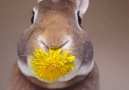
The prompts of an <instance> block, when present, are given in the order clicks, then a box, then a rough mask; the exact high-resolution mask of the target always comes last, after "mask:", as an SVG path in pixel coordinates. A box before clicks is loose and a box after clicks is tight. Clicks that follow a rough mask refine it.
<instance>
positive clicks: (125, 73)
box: [0, 0, 129, 90]
mask: <svg viewBox="0 0 129 90" xmlns="http://www.w3.org/2000/svg"><path fill="white" fill-rule="evenodd" d="M35 4H36V0H0V90H7V88H8V84H9V78H10V73H11V70H12V65H13V64H14V62H15V61H16V59H17V55H16V43H17V40H18V38H19V36H20V35H21V33H22V32H23V31H24V30H25V29H26V28H28V27H29V26H30V25H31V11H32V8H33V7H34V5H35ZM83 27H84V28H86V30H87V32H88V34H89V36H90V38H91V40H92V42H93V45H94V60H96V62H97V64H98V67H99V71H100V85H101V90H129V0H90V5H89V8H88V10H87V12H86V14H85V16H84V17H83Z"/></svg>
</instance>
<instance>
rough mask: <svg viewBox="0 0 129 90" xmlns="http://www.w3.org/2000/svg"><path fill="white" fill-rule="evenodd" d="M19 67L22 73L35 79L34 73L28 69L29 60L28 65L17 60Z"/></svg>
mask: <svg viewBox="0 0 129 90" xmlns="http://www.w3.org/2000/svg"><path fill="white" fill-rule="evenodd" d="M17 63H18V66H19V68H20V70H21V72H22V73H23V74H24V75H25V76H28V77H34V74H33V72H32V71H31V70H30V69H29V67H28V63H29V62H28V60H27V64H25V63H23V62H22V61H21V60H17Z"/></svg>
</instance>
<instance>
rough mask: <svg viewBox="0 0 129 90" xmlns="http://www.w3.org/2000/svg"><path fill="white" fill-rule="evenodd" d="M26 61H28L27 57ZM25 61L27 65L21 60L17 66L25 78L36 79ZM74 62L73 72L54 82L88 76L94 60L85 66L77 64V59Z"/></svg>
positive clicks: (28, 63)
mask: <svg viewBox="0 0 129 90" xmlns="http://www.w3.org/2000/svg"><path fill="white" fill-rule="evenodd" d="M28 59H29V57H28ZM27 61H28V62H27V64H25V63H23V62H22V61H21V60H17V62H18V66H19V68H20V70H21V72H22V73H23V74H24V75H26V76H27V77H34V78H37V77H35V75H34V73H33V71H32V70H30V68H29V67H30V65H31V64H30V62H29V60H27ZM75 61H76V66H75V67H74V71H73V72H70V73H68V74H67V75H66V76H65V78H62V77H60V78H59V79H57V80H56V82H66V81H69V80H71V79H73V78H74V77H76V76H81V75H88V74H89V73H90V72H91V70H92V68H93V66H94V60H92V62H90V63H88V64H85V65H82V64H81V63H79V62H78V61H80V60H78V59H76V60H75ZM37 79H38V78H37ZM39 80H40V79H39ZM44 82H46V83H48V82H47V81H44Z"/></svg>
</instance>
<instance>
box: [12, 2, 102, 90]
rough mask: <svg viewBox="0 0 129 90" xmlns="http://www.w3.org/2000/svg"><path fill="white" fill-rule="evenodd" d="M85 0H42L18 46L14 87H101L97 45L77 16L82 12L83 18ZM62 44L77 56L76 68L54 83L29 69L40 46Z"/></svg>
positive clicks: (16, 89)
mask: <svg viewBox="0 0 129 90" xmlns="http://www.w3.org/2000/svg"><path fill="white" fill-rule="evenodd" d="M85 2H88V0H39V1H38V3H37V5H36V6H35V8H34V12H35V15H34V22H33V24H32V25H31V27H30V28H29V29H27V30H26V31H25V32H24V33H23V35H22V37H21V38H20V40H19V42H18V45H17V52H18V60H17V64H15V66H14V72H13V79H12V90H48V89H52V90H53V89H56V90H99V76H98V69H97V65H96V63H94V60H93V47H92V44H91V42H90V40H89V38H88V35H87V33H86V31H84V30H83V29H82V28H81V27H80V25H79V24H78V18H77V12H78V11H80V17H81V18H82V15H83V14H84V12H85V11H86V9H85V10H84V5H85V4H81V3H85ZM86 4H87V3H86ZM81 5H83V8H82V7H81ZM85 8H87V7H85ZM59 47H61V48H62V49H63V51H65V50H70V52H71V54H73V55H75V56H76V66H75V67H74V69H75V71H74V72H73V73H70V74H68V75H67V76H66V78H65V79H59V80H57V82H54V83H47V82H42V81H40V80H38V79H37V78H36V77H34V75H33V73H32V71H31V70H30V69H29V68H28V67H29V65H30V64H29V61H28V57H29V56H33V51H34V50H35V49H37V48H42V49H44V50H45V51H46V52H48V48H52V49H57V48H59ZM46 88H48V89H46Z"/></svg>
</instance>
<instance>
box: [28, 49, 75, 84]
mask: <svg viewBox="0 0 129 90" xmlns="http://www.w3.org/2000/svg"><path fill="white" fill-rule="evenodd" d="M34 56H35V57H30V58H29V60H30V62H31V64H32V66H31V67H30V69H31V70H32V71H33V72H34V74H35V76H36V77H37V78H39V79H40V80H42V81H49V82H55V81H56V80H57V79H59V78H60V77H64V78H65V75H66V74H68V73H69V72H71V71H73V70H74V68H73V67H74V65H75V62H74V61H75V56H73V55H71V54H70V51H68V50H67V51H65V52H64V53H62V49H56V50H53V49H49V53H46V52H45V51H43V50H42V49H36V50H35V51H34Z"/></svg>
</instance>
